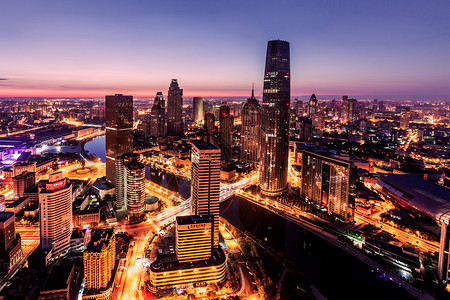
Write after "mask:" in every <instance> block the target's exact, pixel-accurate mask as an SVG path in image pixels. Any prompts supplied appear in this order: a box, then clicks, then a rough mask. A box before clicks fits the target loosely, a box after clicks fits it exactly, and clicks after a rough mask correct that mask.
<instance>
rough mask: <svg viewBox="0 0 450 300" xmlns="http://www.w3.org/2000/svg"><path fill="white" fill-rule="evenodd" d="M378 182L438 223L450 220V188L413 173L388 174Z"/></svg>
mask: <svg viewBox="0 0 450 300" xmlns="http://www.w3.org/2000/svg"><path fill="white" fill-rule="evenodd" d="M378 184H379V185H380V186H382V187H383V188H386V189H388V190H390V191H391V192H392V193H393V194H395V195H396V196H397V197H399V198H401V199H402V200H403V201H404V202H406V203H407V205H409V206H410V208H412V209H414V210H417V211H420V212H423V213H425V214H427V215H428V216H430V217H432V218H434V219H435V220H436V221H437V222H438V223H441V222H442V221H446V222H449V221H450V189H447V188H445V187H442V186H440V185H437V184H434V183H432V182H429V181H427V180H424V179H421V178H419V177H417V176H415V175H411V174H406V175H397V174H393V175H388V176H386V177H383V178H381V179H379V180H378Z"/></svg>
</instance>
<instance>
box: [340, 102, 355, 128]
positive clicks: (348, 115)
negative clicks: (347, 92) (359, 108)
mask: <svg viewBox="0 0 450 300" xmlns="http://www.w3.org/2000/svg"><path fill="white" fill-rule="evenodd" d="M356 103H357V101H356V99H348V96H342V106H341V123H344V124H345V123H347V122H352V121H354V120H355V117H356V114H355V110H356Z"/></svg>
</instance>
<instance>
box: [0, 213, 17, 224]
mask: <svg viewBox="0 0 450 300" xmlns="http://www.w3.org/2000/svg"><path fill="white" fill-rule="evenodd" d="M11 217H14V213H13V212H0V222H5V221H7V220H9V219H10V218H11Z"/></svg>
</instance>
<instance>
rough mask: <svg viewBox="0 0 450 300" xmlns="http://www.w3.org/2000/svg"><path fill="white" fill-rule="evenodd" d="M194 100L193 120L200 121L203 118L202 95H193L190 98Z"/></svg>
mask: <svg viewBox="0 0 450 300" xmlns="http://www.w3.org/2000/svg"><path fill="white" fill-rule="evenodd" d="M192 101H193V102H194V122H195V123H200V121H201V120H203V112H204V109H203V97H194V98H193V99H192Z"/></svg>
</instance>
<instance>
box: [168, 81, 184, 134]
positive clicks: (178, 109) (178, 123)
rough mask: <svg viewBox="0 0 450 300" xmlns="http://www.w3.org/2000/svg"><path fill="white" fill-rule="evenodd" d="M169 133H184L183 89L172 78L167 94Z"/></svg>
mask: <svg viewBox="0 0 450 300" xmlns="http://www.w3.org/2000/svg"><path fill="white" fill-rule="evenodd" d="M167 135H170V136H181V135H183V90H182V89H180V87H179V86H178V80H177V79H172V82H171V83H170V86H169V95H168V96H167Z"/></svg>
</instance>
